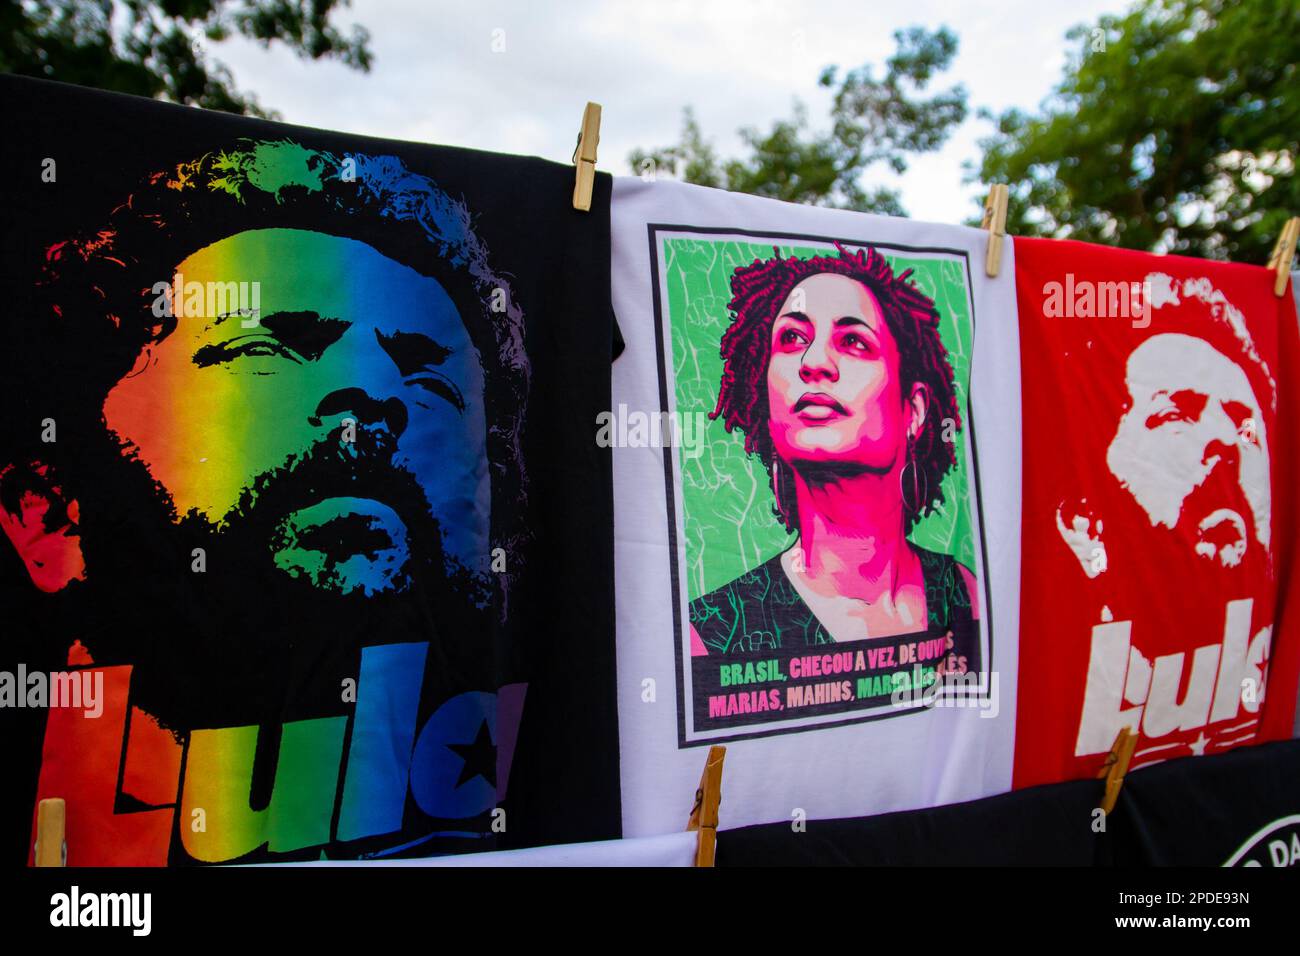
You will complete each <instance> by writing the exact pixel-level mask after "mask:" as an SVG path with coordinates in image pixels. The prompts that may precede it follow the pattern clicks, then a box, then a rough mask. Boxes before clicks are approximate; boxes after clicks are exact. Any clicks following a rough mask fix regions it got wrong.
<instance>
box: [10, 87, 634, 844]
mask: <svg viewBox="0 0 1300 956" xmlns="http://www.w3.org/2000/svg"><path fill="white" fill-rule="evenodd" d="M0 101H2V102H3V112H4V121H5V124H4V125H5V130H6V136H5V146H4V147H3V167H2V174H3V185H0V190H2V191H3V205H4V209H5V221H4V226H3V234H2V239H0V242H2V246H0V250H2V255H3V288H2V291H3V297H4V302H5V303H6V308H5V317H4V323H5V340H6V342H5V348H4V349H3V350H0V352H2V353H3V358H2V359H0V361H2V362H3V366H2V369H0V370H2V371H3V376H2V378H0V387H3V391H4V394H3V404H4V408H5V415H4V416H3V421H2V422H0V519H2V521H0V523H2V524H3V530H4V531H5V533H6V534H5V538H6V540H5V541H4V542H0V544H3V547H2V548H0V552H2V554H0V594H3V599H4V607H5V617H6V627H5V640H4V642H3V645H2V649H0V704H6V706H3V707H0V721H3V732H0V747H3V753H0V761H3V765H4V766H5V768H6V770H7V778H6V779H7V784H6V787H5V788H3V790H4V794H5V795H4V797H3V800H4V806H3V807H2V808H0V810H2V812H3V814H4V819H5V820H7V821H9V823H8V824H6V826H5V828H4V843H3V846H2V849H3V858H4V859H7V860H9V861H10V862H11V863H21V862H23V861H24V860H25V859H26V858H28V856H29V853H30V849H31V847H30V842H31V839H30V838H31V826H30V822H31V820H32V819H33V813H34V807H35V805H36V802H37V801H38V800H39V799H41V798H45V797H62V798H64V799H65V800H66V801H67V803H68V821H69V822H68V860H69V863H70V864H108V865H111V864H115V863H134V864H145V865H149V864H165V863H170V864H181V863H190V862H213V863H216V862H229V861H235V860H238V861H256V860H277V859H317V858H321V857H322V856H324V857H328V858H355V857H387V856H395V855H412V856H422V855H430V854H435V853H447V852H463V851H466V850H477V849H488V848H494V847H502V846H520V845H533V844H539V843H553V842H563V841H570V840H590V839H600V838H608V837H614V836H617V835H618V832H619V801H618V768H617V753H618V736H617V726H616V716H615V715H616V707H615V696H614V695H615V674H614V647H613V634H614V615H613V580H612V568H613V561H612V504H611V461H610V451H609V449H608V448H601V447H599V446H598V445H597V443H596V441H595V434H596V428H595V422H596V418H597V415H598V414H599V413H600V412H601V411H603V410H606V409H608V407H609V404H610V374H609V372H610V361H611V357H612V355H613V354H614V352H615V350H616V349H618V348H620V347H621V339H619V337H618V334H617V329H616V327H615V324H614V321H613V315H612V311H611V308H610V294H609V272H610V270H609V214H608V212H609V199H610V190H611V181H610V178H609V177H608V176H605V175H600V176H598V177H597V179H596V185H595V191H594V196H593V202H592V209H591V212H589V213H582V212H578V211H576V210H574V209H573V208H572V203H571V196H572V190H573V180H574V172H573V168H572V167H570V166H565V165H562V164H557V163H551V162H547V161H544V160H540V159H533V158H524V157H517V156H508V155H500V154H494V153H486V152H478V151H471V150H463V149H454V148H449V147H441V146H427V145H420V144H413V143H404V142H397V141H389V140H378V139H372V138H365V137H357V136H348V135H344V134H339V133H333V132H325V131H320V130H313V129H307V128H302V127H294V126H288V125H283V124H277V123H270V122H264V121H260V120H254V119H247V118H243V117H235V116H228V115H225V114H220V113H214V112H208V111H201V110H194V109H188V108H183V107H178V106H172V105H166V104H161V103H156V102H153V101H150V100H144V99H138V98H133V97H124V96H119V95H115V94H108V93H102V92H97V91H90V90H84V89H80V88H77V87H72V86H65V85H61V84H52V83H43V82H40V81H35V80H28V79H21V78H15V77H8V76H4V77H0ZM64 673H66V674H69V675H71V676H70V677H67V676H63V677H61V676H59V675H60V674H64ZM6 674H7V675H8V679H7V680H6ZM42 688H44V690H43V691H42ZM6 690H8V693H9V694H10V700H9V701H5V700H4V695H5V694H6ZM74 691H78V692H81V693H82V699H79V700H78V699H77V698H76V697H75V695H74V694H73V692H74ZM19 698H21V699H19ZM56 705H57V706H56ZM96 711H97V713H96Z"/></svg>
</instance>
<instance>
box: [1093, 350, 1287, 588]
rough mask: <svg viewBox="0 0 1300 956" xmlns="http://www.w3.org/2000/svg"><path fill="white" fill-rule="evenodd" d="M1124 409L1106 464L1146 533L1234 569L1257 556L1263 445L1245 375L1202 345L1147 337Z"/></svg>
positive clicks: (1265, 473)
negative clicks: (1168, 536)
mask: <svg viewBox="0 0 1300 956" xmlns="http://www.w3.org/2000/svg"><path fill="white" fill-rule="evenodd" d="M1125 384H1126V386H1127V390H1128V393H1129V397H1130V406H1129V408H1128V410H1127V411H1126V412H1125V414H1124V416H1123V417H1122V418H1121V419H1120V422H1119V426H1118V429H1117V431H1116V433H1115V438H1114V440H1113V441H1112V442H1111V444H1110V447H1109V449H1108V450H1107V453H1106V463H1107V465H1108V466H1109V468H1110V471H1111V473H1112V474H1113V475H1114V476H1115V477H1116V478H1117V479H1118V480H1119V482H1120V484H1121V485H1122V486H1123V487H1124V488H1125V489H1126V490H1127V491H1128V492H1129V493H1130V494H1131V495H1132V496H1133V497H1134V499H1135V500H1136V501H1137V503H1138V504H1139V505H1141V507H1142V509H1143V510H1144V511H1145V512H1146V513H1147V516H1148V517H1149V518H1150V520H1151V524H1152V526H1153V527H1156V526H1163V527H1164V528H1167V529H1169V530H1171V531H1175V532H1177V533H1178V537H1179V538H1180V539H1181V540H1183V541H1187V542H1189V543H1192V546H1193V548H1194V550H1195V553H1196V554H1197V555H1199V556H1201V557H1203V558H1206V559H1208V560H1210V561H1212V562H1213V563H1215V564H1216V565H1221V566H1222V567H1225V568H1235V567H1237V566H1238V565H1240V564H1241V562H1242V560H1243V559H1244V558H1245V557H1246V555H1247V553H1248V551H1249V550H1250V549H1251V548H1254V549H1255V550H1261V549H1262V550H1264V551H1267V549H1268V544H1269V526H1270V520H1271V512H1270V494H1269V455H1268V442H1267V438H1266V435H1265V433H1264V424H1263V415H1262V409H1261V407H1260V404H1259V400H1258V398H1256V396H1255V392H1254V390H1253V389H1252V388H1251V385H1250V381H1249V379H1248V378H1247V377H1246V373H1245V371H1244V370H1243V369H1242V368H1241V366H1240V365H1238V364H1237V363H1235V362H1233V361H1231V360H1230V359H1228V358H1227V357H1226V356H1224V355H1223V354H1222V353H1221V352H1219V351H1217V350H1216V349H1215V348H1214V347H1213V346H1211V345H1210V344H1209V343H1207V342H1205V341H1204V340H1203V339H1199V338H1194V337H1192V336H1190V335H1185V334H1180V333H1166V334H1161V335H1156V336H1153V337H1152V338H1150V339H1148V340H1147V341H1145V342H1143V343H1142V344H1141V345H1140V346H1138V347H1137V348H1136V349H1134V350H1133V353H1132V354H1131V355H1130V356H1129V359H1128V363H1127V370H1126V375H1125Z"/></svg>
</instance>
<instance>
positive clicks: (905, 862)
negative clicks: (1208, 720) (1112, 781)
mask: <svg viewBox="0 0 1300 956" xmlns="http://www.w3.org/2000/svg"><path fill="white" fill-rule="evenodd" d="M1101 791H1102V788H1101V782H1100V781H1094V780H1080V781H1071V782H1069V783H1060V784H1052V785H1050V786H1044V787H1032V788H1030V789H1027V790H1018V791H1015V792H1012V793H1007V794H1001V795H999V796H995V797H988V798H986V799H984V800H972V801H970V802H967V803H956V804H951V805H948V806H943V807H934V808H932V809H927V810H915V811H910V812H903V813H885V814H881V815H879V816H874V817H862V818H858V819H846V820H808V821H805V822H804V823H803V824H802V826H804V827H806V829H805V830H804V831H803V832H800V831H798V830H796V829H795V823H794V821H792V822H791V823H773V824H765V825H762V826H753V827H742V828H740V829H736V830H722V831H719V833H718V849H717V865H718V866H1098V865H1106V864H1107V863H1108V862H1109V860H1110V839H1109V837H1108V835H1107V834H1106V833H1098V832H1095V830H1094V826H1095V821H1096V820H1097V814H1096V813H1095V812H1094V811H1095V809H1096V807H1097V804H1098V803H1099V802H1100V800H1101ZM722 812H723V813H724V815H725V812H726V804H725V801H724V804H723V808H722Z"/></svg>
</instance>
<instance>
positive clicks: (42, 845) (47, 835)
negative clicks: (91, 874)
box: [35, 797, 68, 866]
mask: <svg viewBox="0 0 1300 956" xmlns="http://www.w3.org/2000/svg"><path fill="white" fill-rule="evenodd" d="M67 813H68V808H67V805H66V804H65V803H64V802H63V801H62V800H61V799H59V798H58V797H53V798H51V799H48V800H42V801H41V802H40V805H39V806H38V807H37V810H36V853H35V856H36V865H37V866H67V865H68V844H67V843H66V842H65V838H64V833H65V831H66V826H65V824H66V823H67Z"/></svg>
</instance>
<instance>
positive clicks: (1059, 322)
mask: <svg viewBox="0 0 1300 956" xmlns="http://www.w3.org/2000/svg"><path fill="white" fill-rule="evenodd" d="M1016 263H1017V272H1016V281H1017V296H1018V301H1019V303H1020V324H1021V332H1020V334H1021V343H1022V353H1021V354H1022V362H1021V367H1022V370H1023V375H1024V435H1025V455H1024V469H1025V471H1024V489H1025V508H1024V525H1023V554H1024V556H1025V559H1024V561H1023V563H1022V568H1023V577H1022V582H1021V598H1022V611H1021V654H1020V681H1019V687H1020V700H1019V716H1018V721H1017V732H1016V772H1015V781H1016V785H1017V786H1028V785H1032V784H1037V783H1045V782H1050V781H1055V780H1062V779H1070V778H1075V777H1083V776H1090V775H1092V774H1093V773H1095V772H1096V770H1097V768H1098V767H1099V766H1100V763H1101V761H1102V759H1103V756H1104V754H1106V753H1107V752H1108V751H1109V749H1110V747H1111V745H1112V743H1113V742H1114V739H1115V736H1116V734H1117V733H1118V732H1119V730H1120V729H1121V728H1122V727H1125V726H1128V727H1130V728H1131V729H1133V730H1135V731H1137V732H1139V734H1140V737H1139V740H1138V744H1137V750H1136V753H1135V755H1134V759H1133V766H1134V767H1135V768H1138V767H1141V766H1142V765H1144V764H1146V763H1149V762H1152V761H1158V760H1167V759H1170V758H1173V757H1182V756H1188V755H1197V754H1204V753H1216V752H1219V751H1223V750H1226V749H1229V748H1232V747H1235V746H1238V745H1241V744H1247V743H1256V742H1261V741H1265V740H1273V739H1278V738H1280V737H1286V736H1289V735H1290V730H1291V723H1292V715H1293V710H1294V706H1295V699H1296V673H1297V664H1298V657H1300V654H1298V651H1300V648H1297V643H1298V642H1300V633H1297V629H1298V628H1300V621H1297V619H1296V617H1295V615H1294V613H1291V612H1285V606H1284V604H1283V603H1282V602H1281V600H1280V596H1281V595H1282V594H1284V593H1287V592H1288V591H1289V592H1290V593H1295V588H1296V579H1295V574H1296V569H1295V560H1294V559H1295V547H1296V536H1297V524H1296V520H1297V516H1296V511H1295V507H1296V495H1295V491H1294V490H1295V488H1296V487H1297V486H1300V482H1298V478H1300V476H1298V475H1297V471H1296V439H1295V429H1294V428H1292V427H1290V426H1289V425H1288V423H1290V422H1294V421H1295V420H1296V416H1297V414H1298V413H1300V404H1298V400H1297V393H1296V391H1295V386H1294V383H1295V381H1296V375H1297V372H1298V371H1300V368H1298V366H1297V325H1296V318H1295V314H1294V306H1293V304H1292V302H1291V300H1290V298H1289V297H1288V298H1278V297H1276V296H1274V295H1273V290H1272V283H1271V281H1270V280H1269V276H1268V273H1267V272H1266V271H1265V270H1264V269H1262V268H1259V267H1254V266H1245V265H1233V264H1224V263H1212V262H1205V261H1201V260H1195V259H1185V258H1179V257H1156V256H1152V255H1147V254H1143V253H1136V252H1128V251H1124V250H1115V249H1108V248H1102V247H1098V246H1091V245H1086V244H1083V243H1076V242H1056V241H1045V240H1044V241H1036V240H1035V241H1028V240H1017V243H1016Z"/></svg>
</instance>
